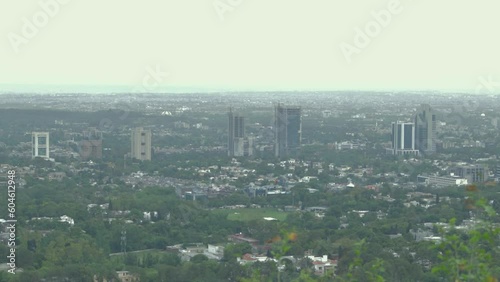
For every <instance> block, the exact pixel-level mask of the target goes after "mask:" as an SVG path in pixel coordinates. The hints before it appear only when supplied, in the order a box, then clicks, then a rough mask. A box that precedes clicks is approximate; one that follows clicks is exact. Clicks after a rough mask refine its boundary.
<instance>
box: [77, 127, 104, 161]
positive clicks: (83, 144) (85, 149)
mask: <svg viewBox="0 0 500 282" xmlns="http://www.w3.org/2000/svg"><path fill="white" fill-rule="evenodd" d="M79 149H80V152H79V153H80V157H81V158H82V159H84V160H92V159H94V160H95V159H102V132H101V131H99V130H98V129H97V128H95V127H91V128H89V129H88V130H85V131H83V140H81V141H80V142H79Z"/></svg>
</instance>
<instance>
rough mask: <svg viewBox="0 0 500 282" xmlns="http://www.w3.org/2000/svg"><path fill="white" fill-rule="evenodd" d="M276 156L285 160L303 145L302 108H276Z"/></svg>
mask: <svg viewBox="0 0 500 282" xmlns="http://www.w3.org/2000/svg"><path fill="white" fill-rule="evenodd" d="M274 137H275V143H274V154H275V156H276V157H278V158H283V157H286V156H288V155H289V154H292V153H295V152H297V151H298V150H299V149H300V145H301V143H302V115H301V108H300V107H285V106H283V105H282V104H278V105H277V106H276V107H275V108H274Z"/></svg>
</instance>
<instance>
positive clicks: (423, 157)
mask: <svg viewBox="0 0 500 282" xmlns="http://www.w3.org/2000/svg"><path fill="white" fill-rule="evenodd" d="M246 95H248V97H252V99H249V98H248V99H246V98H244V97H245V96H246ZM274 95H275V96H273V97H275V99H276V102H273V101H271V103H269V101H268V97H267V96H268V94H259V93H247V94H242V93H238V94H231V93H225V94H203V93H200V94H177V95H174V96H170V97H169V96H163V95H160V94H143V95H134V96H133V98H132V96H131V95H128V96H127V95H119V96H118V95H99V96H93V95H90V96H87V99H84V98H82V97H85V96H84V95H40V94H38V95H7V94H5V95H3V97H5V99H4V100H3V101H2V102H1V104H0V107H1V108H2V118H1V120H2V124H3V127H2V128H3V129H2V131H1V136H2V141H1V143H0V148H1V152H0V153H1V160H2V161H1V162H0V163H1V171H2V172H3V173H4V174H6V173H7V172H8V171H16V183H17V187H19V190H17V191H18V193H19V194H20V196H18V197H19V199H18V200H17V201H16V203H18V204H19V203H21V202H23V203H24V204H25V205H26V206H27V207H32V208H31V209H32V210H28V209H25V208H24V209H23V208H22V207H20V208H19V209H18V210H17V214H16V216H17V217H18V218H19V219H20V220H18V221H17V222H18V224H20V223H19V222H20V221H21V222H23V223H22V225H20V227H19V228H20V230H21V231H19V229H18V231H17V232H19V233H20V235H19V237H21V238H23V237H24V239H22V240H26V243H25V244H24V245H25V247H26V248H27V249H26V250H24V251H21V250H22V249H21V250H19V252H17V255H18V256H17V258H18V261H19V262H20V264H21V266H19V268H21V269H24V268H26V272H25V273H30V272H31V273H40V272H39V271H40V270H38V271H37V270H36V268H35V269H33V268H31V269H32V270H29V269H30V267H33V264H35V261H34V260H33V259H34V258H31V259H28V258H27V257H24V256H27V255H28V256H30V257H31V255H30V253H37V247H35V245H38V244H43V238H51V237H52V236H64V235H63V234H64V233H65V232H70V233H69V234H71V232H74V230H81V232H84V234H87V235H85V236H90V237H88V239H87V240H90V241H87V243H88V244H92V248H103V249H101V251H100V252H103V250H107V251H106V252H108V257H107V258H105V259H104V258H101V259H104V260H105V261H107V262H106V263H107V264H106V265H107V268H106V271H107V272H106V273H108V274H106V275H109V277H113V276H114V277H115V278H110V279H121V281H127V280H126V279H131V280H128V281H139V280H141V281H142V280H143V279H145V278H144V277H146V276H147V275H161V274H160V273H159V272H158V273H157V274H147V273H145V272H144V271H145V270H147V269H161V268H158V267H159V265H161V264H162V261H163V260H166V259H168V260H172V261H171V262H168V263H167V266H168V265H169V267H171V268H172V271H173V270H174V269H179V268H180V267H181V266H182V267H185V265H188V263H189V262H192V263H193V261H197V260H200V259H202V258H203V260H205V259H208V261H213V262H214V263H216V264H219V265H226V264H229V265H232V266H231V267H236V265H238V267H237V269H240V270H239V271H241V272H239V273H234V274H232V275H247V274H245V271H246V270H245V269H252V268H255V269H262V267H265V266H266V265H267V266H271V265H274V266H275V269H274V270H272V271H273V272H275V273H280V275H282V277H283V278H280V279H293V276H294V275H299V274H300V273H302V275H304V274H303V273H310V275H311V277H313V276H315V277H317V278H318V279H323V278H325V279H326V278H327V279H332V278H335V277H337V278H338V277H342V275H345V273H349V271H350V270H349V269H348V268H346V265H348V264H350V263H352V262H351V259H352V257H351V255H349V252H350V251H349V249H351V250H352V248H354V247H355V245H353V244H354V243H355V239H353V238H359V240H367V241H366V242H367V243H366V244H369V245H368V246H370V244H372V243H370V241H369V240H375V238H377V239H376V240H379V242H380V243H374V245H373V246H371V247H370V248H375V247H377V248H380V247H382V245H386V247H382V248H381V249H380V250H379V252H381V253H380V255H381V256H382V257H384V259H387V260H388V261H391V262H392V263H396V262H397V263H398V264H399V263H410V262H412V267H410V269H411V271H415V272H416V273H418V275H420V276H419V277H426V278H421V279H425V280H427V279H431V278H430V277H432V271H431V270H432V269H433V267H435V265H436V264H439V260H438V259H437V257H436V256H435V254H433V253H432V250H433V247H432V246H436V244H439V243H440V242H443V236H447V235H446V233H443V232H444V231H440V230H441V229H440V228H444V229H442V230H449V228H455V229H457V230H464V231H467V230H474V228H476V227H477V226H480V225H481V224H482V219H481V217H482V216H481V214H480V213H477V212H478V211H476V210H475V209H467V208H465V207H464V206H463V205H464V204H463V202H464V201H465V202H467V201H469V199H470V198H469V197H470V196H467V195H468V194H467V193H469V192H467V191H469V190H470V189H477V190H478V191H480V192H476V193H479V194H478V195H484V196H485V197H486V196H487V197H488V201H489V204H490V205H491V207H492V208H494V209H497V208H498V204H497V201H498V200H497V197H498V190H497V189H496V187H498V185H499V184H498V182H499V180H500V160H498V153H497V152H498V148H499V147H498V146H500V143H499V141H500V139H499V136H498V133H497V132H498V122H497V121H498V118H499V114H498V113H499V112H500V111H499V110H498V109H499V108H500V103H499V102H500V101H499V100H498V98H497V96H494V95H490V96H482V97H481V98H480V99H477V98H476V97H473V96H464V95H460V94H453V95H450V94H435V93H434V94H431V93H418V94H417V93H412V94H405V93H397V94H395V93H376V92H374V93H370V96H369V98H366V99H364V100H365V101H363V100H361V99H359V98H360V97H365V95H366V93H349V95H347V94H346V93H342V92H338V93H333V92H332V93H291V94H286V96H285V95H284V93H274ZM281 95H283V96H281ZM429 95H432V96H433V101H434V104H433V105H429V104H425V103H423V101H425V99H426V98H427V97H428V96H429ZM459 98H461V99H459ZM472 98H474V100H472ZM130 99H133V101H134V102H133V103H127V101H128V100H130ZM240 99H241V100H242V101H240ZM280 100H281V101H283V102H280ZM77 101H82V102H77ZM83 101H85V102H83ZM223 101H224V102H223ZM472 101H474V102H473V103H472ZM18 103H22V104H23V105H30V106H25V107H23V108H15V107H16V105H17V104H18ZM388 104H392V105H393V106H390V107H388ZM69 105H78V106H77V107H78V109H79V111H78V110H77V109H76V108H75V109H71V108H68V107H71V106H69ZM104 105H106V106H104ZM296 105H300V106H296ZM468 107H469V108H468ZM7 182H8V179H5V180H4V183H7ZM42 191H44V192H42ZM21 193H27V194H26V195H24V196H22V197H23V198H21V195H23V194H21ZM39 193H43V194H41V195H40V194H39ZM54 193H58V195H61V197H64V198H66V197H67V198H66V199H64V198H61V199H59V200H55V199H53V197H54ZM35 195H39V196H35ZM42 195H43V196H42ZM33 197H34V198H33ZM38 197H41V198H38ZM75 197H76V198H75ZM75 199H77V200H76V201H75ZM19 205H20V204H19ZM410 215H411V216H410ZM1 218H3V219H2V220H1V221H2V222H3V224H2V225H3V226H4V228H7V227H8V224H7V223H8V222H9V220H8V216H7V215H6V214H2V216H1ZM21 219H22V220H21ZM452 219H456V220H457V221H456V222H455V223H454V224H455V225H454V227H452V225H450V222H449V221H450V220H452ZM200 220H201V221H200ZM221 220H222V221H221ZM206 224H211V225H213V226H210V227H208V226H207V225H206ZM436 226H438V227H439V228H437V227H436ZM492 226H496V225H492ZM179 227H181V228H182V229H178V228H179ZM75 228H78V229H75ZM96 228H97V229H96ZM280 228H282V229H283V228H285V229H284V230H285V231H283V230H280ZM71 230H73V231H71ZM92 230H94V231H92ZM174 231H175V232H174ZM464 231H462V232H464ZM60 232H63V233H60ZM100 232H102V233H104V234H108V235H106V237H104V238H100V239H99V238H98V237H93V236H97V235H98V234H99V233H100ZM172 232H174V233H172ZM282 232H288V233H289V234H293V235H290V236H297V237H296V238H297V239H295V240H299V241H300V240H304V241H303V242H302V243H300V244H298V243H296V242H295V241H293V240H290V241H288V243H287V244H290V246H291V249H290V250H291V251H289V252H286V253H283V254H281V256H280V255H277V253H276V245H277V244H280V243H281V244H282V242H281V241H276V242H275V241H273V240H277V239H276V238H277V237H280V236H284V235H283V234H281V233H282ZM366 232H370V233H366ZM19 233H18V234H19ZM122 233H123V234H122ZM30 234H31V235H30ZM90 234H94V235H90ZM370 234H371V235H370ZM1 236H2V237H1V238H2V240H3V241H4V242H5V243H7V242H8V238H9V233H8V230H7V229H4V233H2V235H1ZM25 236H26V237H25ZM99 236H103V235H99ZM373 236H375V237H373ZM37 238H38V239H37ZM70 238H71V237H70ZM70 238H67V239H64V240H69V239H70ZM147 238H150V239H147ZM281 238H283V237H281ZM370 238H371V239H370ZM146 239H147V240H146ZM38 240H42V241H38ZM82 240H83V239H82ZM96 240H97V241H96ZM151 240H152V241H151ZM345 240H348V241H345ZM380 240H382V241H380ZM381 242H385V243H381ZM395 242H398V243H397V244H396V245H395ZM82 243H83V242H82ZM381 244H382V245H381ZM21 246H22V245H21ZM278 246H279V245H278ZM89 247H90V246H89ZM19 248H22V247H19ZM40 248H42V247H40ZM45 248H46V247H45ZM235 248H243V249H241V250H239V249H238V251H237V250H236V249H235ZM343 248H346V249H345V250H343ZM97 250H99V249H96V251H97ZM46 251H48V250H44V252H46ZM342 252H344V253H342ZM368 252H370V251H369V250H368ZM382 254H383V255H382ZM68 255H69V254H68ZM95 255H97V254H95ZM101 255H105V253H101ZM70 256H71V255H70ZM146 258H147V259H149V260H151V262H150V263H149V264H146V263H145V262H144V261H142V260H145V259H146ZM278 258H280V259H278ZM40 259H42V258H40ZM67 259H69V257H68V258H67ZM136 261H137V264H136ZM208 261H207V263H208ZM24 263H26V264H24ZM172 263H173V265H172ZM233 263H234V264H233ZM154 265H156V266H154ZM153 266H154V267H153ZM408 267H409V266H408ZM113 268H114V269H115V272H112V271H111V270H112V269H113ZM410 269H408V271H410ZM149 271H151V270H149ZM158 271H159V270H158ZM165 271H167V272H166V273H165V274H164V275H167V276H166V277H175V275H176V274H172V273H171V274H168V267H167V268H166V270H165ZM269 271H271V270H269ZM387 271H388V272H386V273H391V272H392V271H395V273H392V274H391V275H404V272H401V270H391V269H387ZM22 272H24V271H22ZM175 273H177V272H175ZM32 275H35V274H32ZM37 275H40V274H37ZM93 275H96V276H95V279H97V280H98V278H97V275H98V274H97V273H95V274H93ZM172 275H173V276H172ZM227 275H229V274H227ZM261 275H264V274H261ZM19 277H21V276H19ZM92 277H94V276H92ZM297 277H298V276H297ZM400 277H402V276H400ZM93 279H94V278H93ZM154 279H156V278H154ZM170 279H175V278H170ZM214 279H216V278H214ZM217 279H218V278H217ZM231 279H234V278H231ZM399 279H404V278H397V280H399ZM97 280H96V281H97ZM174 281H175V280H174ZM285 281H286V280H285Z"/></svg>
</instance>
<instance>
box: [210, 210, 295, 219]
mask: <svg viewBox="0 0 500 282" xmlns="http://www.w3.org/2000/svg"><path fill="white" fill-rule="evenodd" d="M213 212H216V213H222V214H227V219H229V220H237V221H250V220H259V219H262V220H264V217H273V218H276V219H278V220H285V219H286V216H287V213H286V212H282V211H278V210H277V209H273V208H263V209H255V208H244V209H217V210H214V211H213Z"/></svg>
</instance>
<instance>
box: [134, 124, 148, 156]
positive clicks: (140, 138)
mask: <svg viewBox="0 0 500 282" xmlns="http://www.w3.org/2000/svg"><path fill="white" fill-rule="evenodd" d="M130 156H131V157H132V158H133V159H137V160H141V161H150V160H151V130H149V129H143V128H142V127H136V128H134V129H133V130H132V151H131V154H130Z"/></svg>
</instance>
